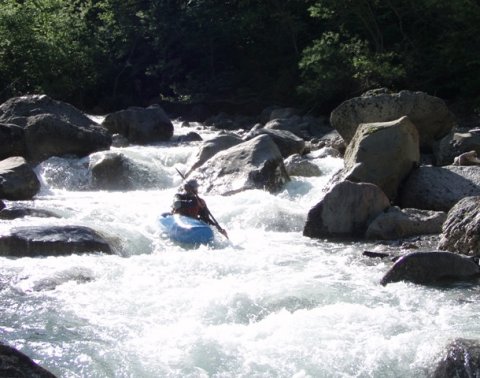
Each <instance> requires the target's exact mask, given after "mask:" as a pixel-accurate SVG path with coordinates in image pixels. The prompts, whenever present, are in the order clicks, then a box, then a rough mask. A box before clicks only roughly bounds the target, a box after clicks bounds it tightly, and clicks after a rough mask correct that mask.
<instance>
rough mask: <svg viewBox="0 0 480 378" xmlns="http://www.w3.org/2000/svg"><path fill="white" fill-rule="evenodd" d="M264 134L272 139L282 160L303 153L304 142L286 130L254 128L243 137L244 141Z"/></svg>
mask: <svg viewBox="0 0 480 378" xmlns="http://www.w3.org/2000/svg"><path fill="white" fill-rule="evenodd" d="M265 134H266V135H268V136H270V138H272V140H273V141H274V142H275V144H276V145H277V147H278V149H279V150H280V153H281V154H282V156H283V158H287V157H289V156H290V155H293V154H300V155H301V154H303V152H304V151H305V141H304V140H303V139H302V138H299V137H297V136H296V135H295V134H293V133H291V132H290V131H286V130H275V129H267V128H263V127H260V128H254V129H252V130H251V131H250V132H249V133H248V134H247V135H246V136H245V138H244V140H250V139H252V138H255V137H257V136H259V135H265Z"/></svg>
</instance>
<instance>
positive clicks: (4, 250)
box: [0, 226, 112, 257]
mask: <svg viewBox="0 0 480 378" xmlns="http://www.w3.org/2000/svg"><path fill="white" fill-rule="evenodd" d="M92 252H105V253H112V249H111V248H110V245H109V244H108V242H107V241H106V240H105V239H104V238H103V237H102V236H101V235H100V234H99V233H97V232H96V231H94V230H92V229H91V228H89V227H84V226H37V227H16V228H13V229H12V230H11V231H10V234H8V235H3V236H1V237H0V256H9V257H37V256H60V255H71V254H74V253H92Z"/></svg>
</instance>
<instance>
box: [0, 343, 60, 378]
mask: <svg viewBox="0 0 480 378" xmlns="http://www.w3.org/2000/svg"><path fill="white" fill-rule="evenodd" d="M0 377H5V378H55V375H53V374H52V373H50V372H49V371H48V370H46V369H44V368H43V367H41V366H40V365H38V364H37V363H35V362H34V361H33V360H32V359H31V358H30V357H28V356H27V355H26V354H24V353H22V352H20V351H19V350H17V349H15V348H12V347H10V346H8V345H4V344H1V343H0Z"/></svg>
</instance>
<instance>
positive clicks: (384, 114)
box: [330, 91, 456, 150]
mask: <svg viewBox="0 0 480 378" xmlns="http://www.w3.org/2000/svg"><path fill="white" fill-rule="evenodd" d="M403 116H407V117H408V118H409V119H410V120H411V121H412V123H413V124H414V125H415V126H416V127H417V130H418V133H419V136H420V148H422V149H426V150H431V149H432V148H433V144H434V142H435V141H436V140H439V139H441V138H443V137H444V136H445V135H447V134H448V133H449V132H450V130H451V129H452V128H453V127H455V126H456V120H455V117H454V115H453V113H452V112H450V110H449V109H448V108H447V106H446V104H445V102H444V101H443V100H442V99H440V98H438V97H434V96H430V95H427V94H426V93H423V92H411V91H401V92H399V93H396V94H389V93H379V94H376V93H372V94H368V95H364V96H362V97H356V98H353V99H350V100H347V101H345V102H343V103H342V104H340V105H339V106H338V107H337V108H336V109H334V110H333V112H332V113H331V115H330V123H331V125H332V126H333V127H334V128H335V129H336V130H337V131H338V132H339V133H340V135H341V136H342V137H343V138H344V139H345V142H346V143H347V144H348V143H350V141H351V139H352V138H353V136H354V134H355V131H356V129H357V127H358V125H360V124H362V123H370V122H389V121H392V120H395V119H398V118H400V117H403Z"/></svg>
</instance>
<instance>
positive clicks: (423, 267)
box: [380, 251, 480, 286]
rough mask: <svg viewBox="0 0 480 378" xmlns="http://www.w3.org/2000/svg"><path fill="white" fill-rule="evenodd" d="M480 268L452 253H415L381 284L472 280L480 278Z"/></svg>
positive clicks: (392, 268) (404, 259) (388, 274)
mask: <svg viewBox="0 0 480 378" xmlns="http://www.w3.org/2000/svg"><path fill="white" fill-rule="evenodd" d="M479 274H480V267H479V266H478V264H477V263H476V262H475V261H474V260H473V259H471V258H468V257H465V256H461V255H458V254H455V253H451V252H441V251H434V252H414V253H410V254H408V255H406V256H403V257H401V258H400V259H398V260H397V262H396V263H395V264H394V265H393V266H392V267H391V268H390V270H389V271H388V272H387V273H386V274H385V275H384V276H383V278H382V280H381V281H380V283H381V284H382V285H383V286H385V285H387V284H389V283H392V282H399V281H410V282H413V283H418V284H435V283H441V282H442V281H446V280H460V281H461V280H470V279H473V278H476V277H478V276H479Z"/></svg>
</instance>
